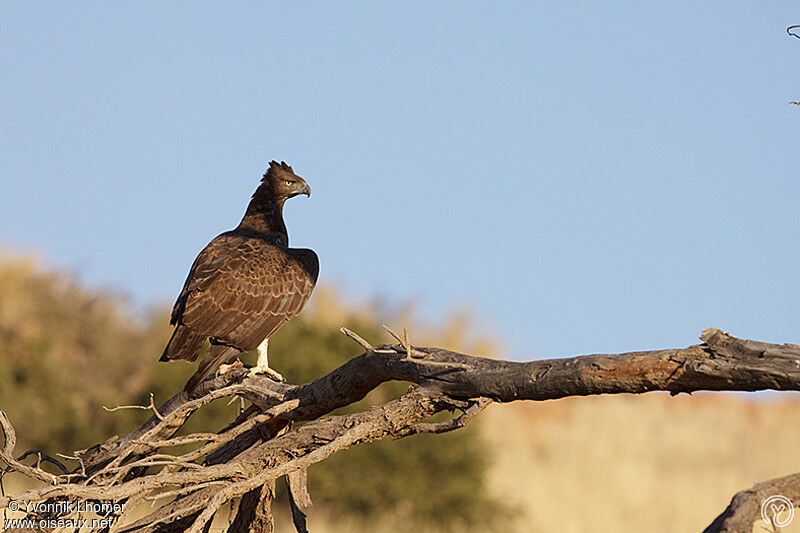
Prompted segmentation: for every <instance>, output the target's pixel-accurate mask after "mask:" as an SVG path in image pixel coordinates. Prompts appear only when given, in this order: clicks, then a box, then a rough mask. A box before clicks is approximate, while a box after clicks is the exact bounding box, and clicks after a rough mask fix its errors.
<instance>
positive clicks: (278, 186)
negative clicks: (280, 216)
mask: <svg viewBox="0 0 800 533" xmlns="http://www.w3.org/2000/svg"><path fill="white" fill-rule="evenodd" d="M298 194H305V195H306V196H311V187H309V186H308V183H306V180H304V179H303V178H301V177H300V176H298V175H297V174H295V173H294V170H292V167H290V166H289V165H287V164H286V163H284V162H283V161H281V162H280V163H278V162H277V161H270V163H269V168H268V169H267V172H266V173H265V174H264V177H263V178H261V185H260V186H259V187H258V189H257V190H256V192H255V194H254V195H253V198H257V197H259V196H265V197H266V196H268V197H269V199H271V200H273V201H278V202H280V203H283V202H284V201H286V200H287V199H288V198H291V197H293V196H297V195H298ZM265 199H266V198H265Z"/></svg>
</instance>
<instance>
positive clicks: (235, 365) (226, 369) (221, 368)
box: [217, 358, 244, 374]
mask: <svg viewBox="0 0 800 533" xmlns="http://www.w3.org/2000/svg"><path fill="white" fill-rule="evenodd" d="M243 366H244V363H242V362H241V361H240V360H239V359H238V358H237V359H236V361H234V362H233V363H231V364H229V365H219V370H218V371H217V372H218V373H219V374H224V373H226V372H229V371H231V370H233V369H234V368H242V367H243Z"/></svg>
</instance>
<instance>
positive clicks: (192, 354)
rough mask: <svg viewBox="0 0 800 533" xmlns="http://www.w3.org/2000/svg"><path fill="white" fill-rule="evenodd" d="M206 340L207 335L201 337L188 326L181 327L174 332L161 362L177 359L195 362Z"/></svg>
mask: <svg viewBox="0 0 800 533" xmlns="http://www.w3.org/2000/svg"><path fill="white" fill-rule="evenodd" d="M205 340H206V338H205V335H200V334H198V333H195V332H194V331H192V330H191V329H189V328H188V327H186V326H180V325H179V326H177V327H176V328H175V330H174V331H173V332H172V337H170V339H169V342H168V343H167V346H166V347H165V348H164V353H163V354H161V359H159V361H174V360H175V359H185V360H186V361H194V360H196V359H197V356H198V355H200V349H201V348H202V347H203V343H204V342H205Z"/></svg>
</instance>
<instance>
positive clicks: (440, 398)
mask: <svg viewBox="0 0 800 533" xmlns="http://www.w3.org/2000/svg"><path fill="white" fill-rule="evenodd" d="M344 332H345V334H346V335H348V336H349V337H350V338H352V339H353V340H354V341H355V342H357V343H358V344H359V345H360V346H362V347H363V348H364V349H365V350H366V351H365V352H364V353H363V354H362V355H360V356H358V357H355V358H353V359H351V360H350V361H348V362H347V363H345V364H344V365H342V366H341V367H339V368H337V369H336V370H334V371H332V372H331V373H330V374H328V375H326V376H323V377H320V378H318V379H317V380H315V381H313V382H311V383H307V384H304V385H289V384H284V383H277V382H274V381H272V380H270V379H269V378H267V377H265V376H263V375H256V374H251V373H250V372H249V371H248V370H247V369H244V368H234V369H232V370H230V371H228V372H226V373H224V374H222V375H219V376H216V377H213V378H209V379H207V380H206V381H205V382H204V383H203V384H202V385H201V386H200V387H198V388H197V389H196V390H195V391H194V392H193V393H192V395H191V396H189V395H187V393H186V392H183V391H182V392H180V393H179V394H177V395H176V396H174V397H173V398H171V399H170V400H168V401H167V402H165V403H164V404H163V405H162V406H161V407H159V408H158V409H157V410H156V409H155V406H154V405H152V406H148V407H147V408H148V409H154V410H155V413H154V414H153V416H151V417H150V419H148V420H147V421H146V422H145V423H144V424H143V425H142V426H141V427H140V428H138V429H137V430H135V431H133V432H131V433H129V434H128V435H124V436H122V437H112V438H111V439H109V440H108V441H106V442H104V443H102V444H98V445H97V446H94V447H92V448H89V449H87V450H80V451H78V452H75V453H74V454H73V455H72V456H69V458H70V459H73V458H74V459H75V460H77V461H78V462H79V465H78V466H76V467H75V468H74V469H73V470H72V471H71V472H67V471H66V469H63V470H62V469H59V472H57V473H53V472H49V471H47V470H45V469H44V468H43V467H42V465H41V464H37V465H34V466H28V465H25V464H23V463H22V462H21V460H15V459H14V458H13V449H14V444H15V440H16V439H15V434H14V430H13V428H12V427H11V424H10V423H9V421H8V420H7V418H6V417H5V415H4V414H2V413H1V412H0V427H2V430H3V432H4V435H5V443H4V446H3V450H2V452H0V459H2V461H3V462H4V463H6V464H7V465H8V468H9V469H10V470H13V471H15V472H18V473H20V474H23V475H25V476H27V477H29V478H33V479H36V480H39V481H41V482H44V483H46V484H47V485H46V486H43V487H40V488H35V489H31V490H27V491H24V492H21V493H18V494H14V495H8V496H0V508H6V507H8V506H9V504H10V503H11V502H12V501H26V502H57V501H62V500H65V499H70V500H74V499H80V500H93V501H114V502H125V503H126V508H127V509H131V508H133V507H134V506H135V505H136V504H138V503H141V502H143V501H150V502H151V503H153V504H154V505H155V504H156V503H160V504H161V505H160V506H158V507H155V508H154V509H153V510H152V511H151V512H150V513H149V514H147V515H146V516H144V517H142V518H140V519H138V520H137V521H135V522H133V523H124V517H123V516H120V515H112V516H111V518H112V519H113V527H112V529H111V531H115V532H130V531H141V532H173V531H174V532H177V531H189V532H191V533H197V532H201V531H203V530H204V528H206V527H207V525H208V524H209V523H210V521H211V520H212V519H213V517H214V515H215V514H216V513H217V512H218V511H219V509H220V508H221V507H222V506H224V505H226V504H229V503H230V504H232V512H231V522H230V526H229V531H246V530H248V529H252V528H256V529H252V530H260V531H271V530H272V516H271V513H270V503H271V501H272V498H273V495H274V483H275V480H276V479H278V478H279V477H283V476H286V477H288V480H289V488H290V494H291V498H290V499H291V502H290V504H291V506H292V511H293V512H292V514H293V518H294V522H295V526H296V527H297V529H298V531H304V530H305V515H304V513H303V510H304V509H306V508H307V507H308V506H309V505H310V498H308V495H307V492H306V489H305V481H304V480H305V470H306V469H307V468H308V467H309V466H310V465H312V464H314V463H317V462H320V461H323V460H324V459H326V458H327V457H329V456H331V455H332V454H334V453H336V452H338V451H341V450H343V449H345V448H347V447H350V446H353V445H358V444H361V443H365V442H370V441H374V440H377V439H382V438H385V437H393V438H402V437H408V436H411V435H414V434H418V433H443V432H447V431H452V430H455V429H458V428H460V427H463V426H464V425H465V424H467V423H468V422H469V421H470V420H471V419H472V418H474V417H475V416H476V415H477V414H478V413H479V412H480V411H481V410H482V409H483V408H485V407H486V406H487V405H489V404H490V403H492V402H511V401H517V400H549V399H557V398H563V397H567V396H588V395H596V394H618V393H644V392H650V391H668V392H670V393H672V394H678V393H682V392H685V393H691V392H694V391H700V390H712V391H722V390H727V391H755V390H764V389H776V390H800V347H798V346H795V345H789V344H784V345H776V344H768V343H764V342H758V341H751V340H743V339H738V338H736V337H733V336H731V335H729V334H727V333H724V332H722V331H720V330H718V329H714V328H712V329H708V330H706V331H704V332H703V334H702V335H701V340H703V342H704V343H703V344H700V345H696V346H689V347H687V348H682V349H667V350H655V351H646V352H633V353H627V354H621V355H586V356H579V357H572V358H566V359H550V360H540V361H530V362H513V361H503V360H498V359H485V358H480V357H474V356H470V355H465V354H460V353H456V352H452V351H449V350H443V349H439V348H425V347H417V346H412V345H411V343H410V341H409V340H408V335H407V333H406V332H404V333H403V335H402V337H401V336H399V335H396V334H394V335H395V337H396V338H397V339H398V341H399V344H395V345H382V346H378V347H373V346H372V345H371V344H369V343H368V342H367V341H365V340H364V339H362V338H361V337H359V336H358V335H356V334H355V333H353V332H350V331H349V330H345V331H344ZM393 380H398V381H406V382H409V383H413V384H415V385H416V386H415V387H413V388H412V389H410V390H409V391H408V392H407V393H406V394H404V395H402V396H401V397H399V398H397V399H395V400H392V401H389V402H387V403H385V404H383V405H378V406H375V407H372V408H369V409H367V410H365V411H363V412H359V413H354V414H347V415H335V416H325V415H329V414H330V413H331V412H332V411H334V410H336V409H338V408H340V407H344V406H347V405H350V404H352V403H354V402H357V401H358V400H360V399H362V398H364V396H366V395H367V393H369V392H370V391H371V390H373V389H374V388H376V387H377V386H379V385H380V384H381V383H384V382H387V381H393ZM222 397H231V398H236V397H240V398H243V399H245V400H247V401H248V402H250V404H251V405H250V407H249V408H248V409H246V410H245V411H244V412H242V413H241V414H240V415H239V416H238V417H237V419H236V420H234V421H233V422H232V423H231V424H229V425H228V426H227V427H226V428H223V429H222V430H221V431H219V432H217V433H195V434H191V435H182V436H176V434H177V432H178V430H179V429H180V428H181V427H182V426H183V424H184V423H185V422H186V420H187V419H188V418H189V417H190V416H191V414H192V413H193V412H195V411H196V410H198V409H200V408H202V407H203V406H204V405H206V404H208V403H209V402H211V401H213V400H215V399H217V398H222ZM151 404H152V401H151ZM445 411H446V412H459V413H460V414H457V415H455V416H453V417H452V418H450V419H449V420H446V421H444V422H430V421H426V419H428V418H430V417H431V416H433V415H436V414H438V413H441V412H445ZM323 416H324V417H325V418H321V417H323ZM295 423H303V424H295ZM187 445H188V446H191V449H190V450H189V451H184V452H182V453H178V452H172V453H170V449H171V448H175V447H177V446H187ZM65 457H67V456H65ZM40 463H41V461H40ZM798 487H800V482H798ZM73 514H74V513H73ZM36 516H38V517H41V516H42V515H41V514H39V515H36ZM46 516H47V517H57V518H60V519H68V518H70V517H71V516H72V514H70V513H69V512H61V513H58V512H56V513H52V512H51V513H50V514H48V515H46ZM747 516H748V517H749V515H747ZM748 519H749V518H748ZM715 523H716V522H715ZM254 524H257V526H256V525H254ZM709 527H710V528H711V527H713V524H712V526H709ZM709 531H731V530H730V529H720V528H717V529H709Z"/></svg>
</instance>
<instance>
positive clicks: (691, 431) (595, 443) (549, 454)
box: [483, 394, 800, 532]
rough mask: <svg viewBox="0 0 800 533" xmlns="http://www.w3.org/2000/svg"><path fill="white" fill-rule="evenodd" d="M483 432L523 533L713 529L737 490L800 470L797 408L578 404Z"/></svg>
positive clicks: (685, 400)
mask: <svg viewBox="0 0 800 533" xmlns="http://www.w3.org/2000/svg"><path fill="white" fill-rule="evenodd" d="M483 424H484V429H485V430H486V434H487V437H488V438H489V439H490V441H491V442H492V444H493V446H492V447H493V448H494V449H495V450H497V454H496V457H495V464H494V466H493V469H492V475H491V489H492V490H493V491H495V492H496V493H497V494H500V495H502V496H504V497H505V498H508V499H509V500H510V501H512V502H514V503H516V504H518V505H519V507H520V508H521V509H522V516H521V517H520V521H519V523H518V524H517V530H518V531H526V532H547V531H558V532H579V531H580V532H584V531H648V532H659V531H665V532H666V531H669V532H673V531H702V529H703V528H704V527H705V526H707V525H708V524H709V523H710V522H711V520H713V518H714V517H715V516H716V515H717V514H718V513H719V512H721V511H722V510H723V509H724V508H725V507H726V505H727V504H728V502H729V501H730V498H731V496H732V495H733V494H734V493H736V492H737V491H739V490H741V489H743V488H747V487H749V486H751V485H753V484H754V483H756V482H758V481H763V480H766V479H769V478H772V477H777V476H782V475H785V474H788V473H792V472H797V471H798V470H800V460H798V459H797V456H795V454H794V451H795V447H796V446H797V443H798V442H800V400H797V399H794V398H793V399H786V400H782V399H772V400H761V401H753V400H752V399H749V398H745V397H743V396H738V395H729V394H726V395H712V394H698V395H695V396H693V397H688V396H682V397H676V398H670V397H669V396H668V395H666V394H650V395H645V396H628V395H626V396H608V397H598V398H571V399H566V400H559V401H552V402H543V403H525V404H522V403H520V404H513V405H505V406H493V407H491V408H490V410H489V412H487V413H486V414H485V416H484V420H483ZM754 530H755V531H764V530H765V529H764V528H756V529H754ZM783 531H800V519H797V520H795V523H794V524H792V525H790V526H789V527H788V528H786V529H784V530H783Z"/></svg>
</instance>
